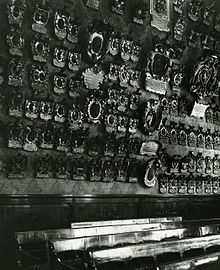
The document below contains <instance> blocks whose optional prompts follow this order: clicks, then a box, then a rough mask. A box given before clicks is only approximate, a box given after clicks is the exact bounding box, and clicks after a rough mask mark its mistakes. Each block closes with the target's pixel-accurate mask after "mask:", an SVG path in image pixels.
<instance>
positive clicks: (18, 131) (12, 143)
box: [8, 122, 23, 148]
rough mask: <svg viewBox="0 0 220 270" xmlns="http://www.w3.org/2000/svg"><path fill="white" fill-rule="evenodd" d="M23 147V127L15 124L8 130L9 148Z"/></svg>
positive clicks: (17, 123)
mask: <svg viewBox="0 0 220 270" xmlns="http://www.w3.org/2000/svg"><path fill="white" fill-rule="evenodd" d="M22 145H23V125H22V124H21V123H19V122H15V123H14V124H12V125H11V126H10V129H9V139H8V147H9V148H22Z"/></svg>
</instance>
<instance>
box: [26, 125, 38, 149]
mask: <svg viewBox="0 0 220 270" xmlns="http://www.w3.org/2000/svg"><path fill="white" fill-rule="evenodd" d="M37 140H38V131H37V129H36V128H35V127H34V126H26V127H25V128H24V145H23V149H24V150H25V151H28V152H36V151H37Z"/></svg>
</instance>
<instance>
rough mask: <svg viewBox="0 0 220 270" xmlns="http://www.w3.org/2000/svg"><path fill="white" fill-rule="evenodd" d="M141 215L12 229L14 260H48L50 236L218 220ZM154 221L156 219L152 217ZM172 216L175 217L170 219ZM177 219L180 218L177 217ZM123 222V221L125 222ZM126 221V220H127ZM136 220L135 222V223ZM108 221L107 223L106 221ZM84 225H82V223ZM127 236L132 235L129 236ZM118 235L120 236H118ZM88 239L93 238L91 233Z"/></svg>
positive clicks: (178, 226) (119, 231)
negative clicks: (63, 226)
mask: <svg viewBox="0 0 220 270" xmlns="http://www.w3.org/2000/svg"><path fill="white" fill-rule="evenodd" d="M144 220H145V219H140V220H128V221H126V220H123V222H122V225H120V224H119V221H116V225H113V224H114V223H113V221H110V222H111V223H110V222H109V221H108V222H106V224H108V225H106V226H104V224H103V222H96V223H95V225H99V226H97V227H95V226H94V224H93V223H92V224H91V227H89V223H88V222H87V223H84V222H83V223H82V224H81V223H77V224H76V225H75V228H73V229H56V230H40V231H27V232H16V233H15V238H16V242H17V247H16V250H17V263H18V265H19V266H20V267H22V266H23V265H25V264H35V265H39V264H41V263H42V262H49V260H50V256H49V246H48V241H49V240H52V239H71V238H79V237H81V238H83V237H84V238H85V237H87V236H102V235H106V234H107V235H108V234H111V235H112V234H119V235H120V234H122V233H134V232H135V233H134V235H137V232H141V231H149V230H159V229H173V228H183V227H187V226H191V224H194V225H197V224H203V225H205V224H209V223H211V224H212V223H213V224H214V223H217V222H219V223H220V220H219V219H213V220H195V221H182V222H181V221H177V222H173V220H168V219H167V218H162V219H160V221H161V220H162V221H166V222H160V223H143V221H144ZM156 220H157V221H158V219H156ZM174 220H175V219H174ZM177 220H180V219H179V218H177ZM149 221H150V222H153V221H155V219H150V220H149V219H147V220H146V222H149ZM167 221H169V222H167ZM125 223H126V224H125ZM127 223H130V224H127ZM138 223H139V224H138ZM109 224H111V225H109ZM83 226H86V227H83ZM130 237H131V238H132V237H133V236H130ZM119 239H120V237H119ZM90 241H97V238H96V237H94V238H93V239H92V240H91V239H90Z"/></svg>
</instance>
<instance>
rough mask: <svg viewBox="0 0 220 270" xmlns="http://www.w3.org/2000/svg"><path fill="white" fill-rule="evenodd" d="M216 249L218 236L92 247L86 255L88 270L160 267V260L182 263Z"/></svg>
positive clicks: (219, 242)
mask: <svg viewBox="0 0 220 270" xmlns="http://www.w3.org/2000/svg"><path fill="white" fill-rule="evenodd" d="M216 252H220V235H209V236H200V237H192V238H189V239H181V240H172V241H169V240H168V241H161V242H154V243H152V242H148V243H143V244H136V245H129V246H123V247H115V248H107V249H102V250H95V251H90V252H89V258H90V266H91V269H98V270H101V269H105V270H107V269H115V270H116V269H120V270H121V269H129V268H130V267H131V268H132V269H148V268H147V267H149V269H159V268H157V267H159V265H160V264H161V263H165V262H166V263H168V262H172V261H173V262H178V263H179V264H180V265H182V266H183V264H184V260H186V259H187V260H191V259H193V258H196V257H198V256H200V257H203V256H206V255H210V254H211V253H216ZM204 258H205V257H204ZM204 263H205V262H204ZM69 269H70V268H69ZM180 269H181V268H180ZM183 269H184V268H182V270H183Z"/></svg>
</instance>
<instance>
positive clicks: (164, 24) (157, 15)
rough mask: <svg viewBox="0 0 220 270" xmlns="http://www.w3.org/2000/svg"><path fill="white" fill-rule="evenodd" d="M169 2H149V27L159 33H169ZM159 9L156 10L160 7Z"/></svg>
mask: <svg viewBox="0 0 220 270" xmlns="http://www.w3.org/2000/svg"><path fill="white" fill-rule="evenodd" d="M170 2H171V1H170V0H164V1H160V0H150V14H151V16H152V20H151V25H152V26H154V27H156V28H157V29H158V30H159V31H165V32H169V31H170V28H169V22H170ZM160 5H161V7H159V8H156V7H158V6H160Z"/></svg>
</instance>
